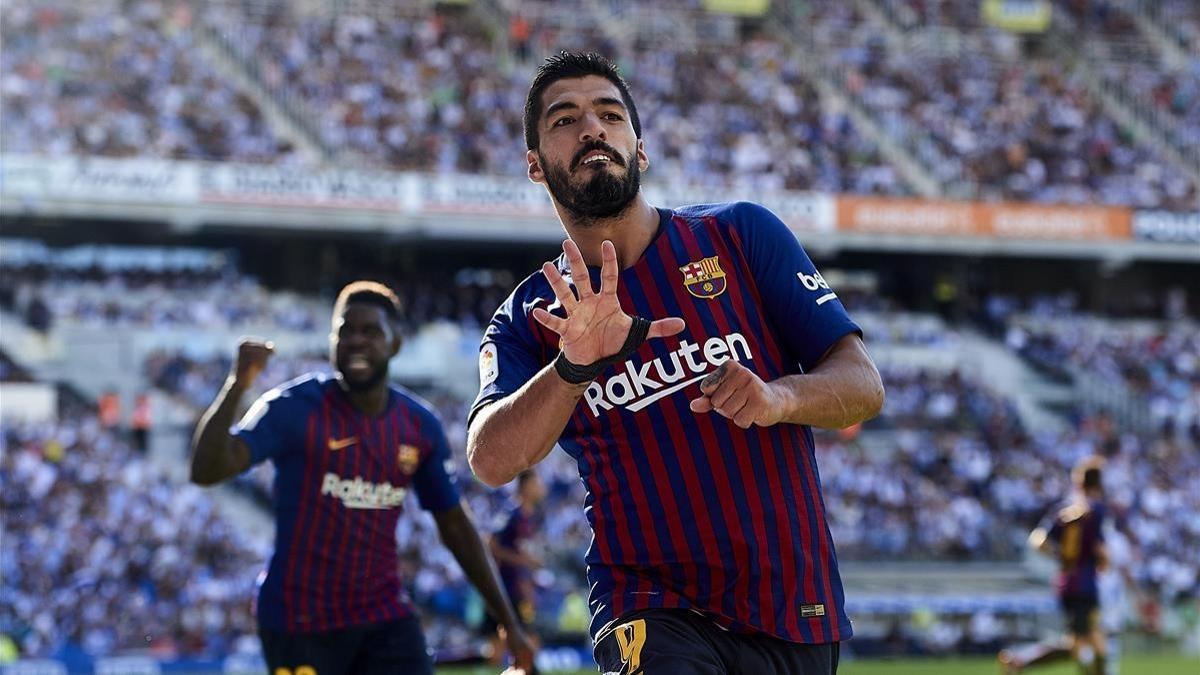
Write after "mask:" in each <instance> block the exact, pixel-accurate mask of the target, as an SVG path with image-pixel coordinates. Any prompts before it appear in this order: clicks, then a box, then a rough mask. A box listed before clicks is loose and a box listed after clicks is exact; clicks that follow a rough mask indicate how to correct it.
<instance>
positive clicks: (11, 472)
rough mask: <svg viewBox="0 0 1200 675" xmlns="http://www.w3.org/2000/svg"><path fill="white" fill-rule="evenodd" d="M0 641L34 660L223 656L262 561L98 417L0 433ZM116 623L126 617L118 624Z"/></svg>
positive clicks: (196, 494) (190, 492) (233, 642)
mask: <svg viewBox="0 0 1200 675" xmlns="http://www.w3.org/2000/svg"><path fill="white" fill-rule="evenodd" d="M0 482H3V484H4V490H3V491H0V505H2V506H3V511H4V537H3V539H4V541H3V546H0V576H3V578H4V584H3V585H2V586H0V634H5V635H7V636H9V637H10V638H12V639H13V640H14V641H15V642H16V643H17V644H18V645H19V646H20V652H21V653H22V654H25V655H29V656H49V655H57V656H60V657H69V655H70V654H72V653H87V654H92V655H106V654H111V653H114V652H117V651H128V650H141V651H147V650H148V652H149V653H152V654H154V655H156V656H161V657H163V658H174V657H176V656H179V655H189V656H200V655H206V656H210V657H217V656H224V655H225V654H229V653H233V652H235V651H238V650H240V649H242V647H243V645H242V644H240V642H239V641H240V639H241V638H242V637H243V636H253V635H254V631H255V626H254V622H253V617H252V615H251V614H250V611H249V610H250V606H249V602H250V598H251V596H252V593H253V592H254V579H255V576H256V575H257V573H258V571H259V570H260V569H261V567H262V564H263V561H264V560H265V558H266V556H267V555H268V554H269V552H270V542H269V541H255V540H253V539H251V538H249V537H248V536H247V535H246V534H245V533H243V532H242V530H241V529H240V528H239V527H237V526H235V525H234V524H233V523H231V522H229V521H228V520H226V519H225V518H223V517H221V516H220V515H218V513H217V511H216V509H215V507H214V501H213V498H212V496H211V495H209V494H207V493H205V492H204V491H203V490H201V489H200V488H197V487H194V486H190V485H179V484H176V483H175V482H174V481H172V480H171V479H169V478H168V476H167V475H166V474H165V473H164V472H163V471H161V470H159V469H157V468H156V467H155V466H153V465H152V464H151V463H150V462H148V461H147V460H145V459H143V458H141V457H140V456H139V455H138V454H136V453H135V451H133V450H132V449H131V448H130V446H129V445H128V444H127V443H126V442H125V441H124V440H123V439H122V438H121V437H120V436H119V435H118V434H116V433H115V432H113V431H110V430H105V429H103V428H102V427H101V425H100V423H99V421H98V420H97V418H96V417H95V416H94V415H92V416H84V417H79V418H74V419H66V420H63V421H60V422H57V423H38V424H32V423H30V424H14V423H5V424H4V426H3V427H0ZM113 617H121V620H120V621H114V620H113Z"/></svg>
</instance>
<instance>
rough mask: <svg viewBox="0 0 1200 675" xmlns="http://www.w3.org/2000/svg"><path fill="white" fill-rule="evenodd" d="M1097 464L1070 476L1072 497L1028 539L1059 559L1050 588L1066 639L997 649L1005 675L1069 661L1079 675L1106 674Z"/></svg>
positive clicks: (1102, 509)
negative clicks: (1053, 590) (1055, 593)
mask: <svg viewBox="0 0 1200 675" xmlns="http://www.w3.org/2000/svg"><path fill="white" fill-rule="evenodd" d="M1101 466H1102V465H1101V462H1100V460H1098V459H1095V458H1090V459H1087V460H1084V461H1083V462H1080V463H1079V465H1078V466H1076V467H1075V469H1074V470H1073V471H1072V472H1071V478H1072V481H1073V483H1074V485H1075V487H1074V491H1075V494H1074V496H1073V497H1071V499H1069V500H1068V502H1067V503H1066V504H1065V505H1064V506H1062V507H1061V508H1059V509H1058V510H1057V511H1055V512H1054V514H1053V515H1051V516H1050V517H1048V518H1047V520H1046V522H1045V523H1043V524H1042V525H1040V526H1038V528H1037V529H1035V530H1034V531H1033V532H1032V533H1031V534H1030V535H1029V544H1030V546H1032V547H1033V548H1034V549H1035V550H1037V551H1039V552H1041V553H1045V554H1048V555H1053V556H1054V557H1055V558H1056V559H1057V560H1058V566H1059V571H1058V577H1057V579H1056V581H1055V586H1056V588H1057V591H1058V599H1059V603H1060V604H1061V606H1062V610H1063V616H1064V619H1065V620H1066V628H1067V631H1066V632H1067V641H1066V643H1065V644H1058V643H1054V644H1037V645H1032V646H1030V647H1027V648H1024V649H1020V648H1018V649H1006V650H1004V651H1002V652H1001V653H1000V663H1001V665H1002V666H1003V667H1004V669H1005V671H1006V672H1010V673H1016V672H1021V671H1022V670H1024V669H1026V668H1030V667H1033V666H1038V665H1043V664H1049V663H1054V662H1056V661H1060V660H1065V659H1066V658H1068V657H1070V658H1072V659H1074V660H1075V662H1076V663H1078V664H1079V671H1080V672H1081V673H1082V674H1083V675H1105V673H1106V671H1107V661H1108V650H1107V648H1106V646H1107V645H1106V643H1105V637H1104V631H1103V630H1102V629H1101V626H1100V623H1099V615H1100V610H1101V608H1100V591H1099V584H1098V581H1099V578H1100V573H1101V572H1102V571H1104V570H1105V568H1106V567H1107V565H1108V551H1107V548H1106V547H1105V543H1104V537H1105V535H1104V529H1105V528H1104V525H1105V519H1106V517H1107V507H1106V506H1105V503H1104V487H1103V482H1102V480H1101ZM1109 609H1110V611H1118V610H1117V608H1115V607H1113V608H1109ZM1085 648H1086V649H1085ZM1085 652H1086V653H1088V654H1090V657H1091V658H1090V661H1089V660H1086V659H1085V658H1084V654H1085Z"/></svg>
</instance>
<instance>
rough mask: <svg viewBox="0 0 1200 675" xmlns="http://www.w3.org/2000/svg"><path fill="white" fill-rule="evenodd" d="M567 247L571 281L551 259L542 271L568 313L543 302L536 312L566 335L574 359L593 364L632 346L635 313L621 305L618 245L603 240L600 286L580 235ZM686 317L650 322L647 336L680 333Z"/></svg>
mask: <svg viewBox="0 0 1200 675" xmlns="http://www.w3.org/2000/svg"><path fill="white" fill-rule="evenodd" d="M563 253H565V254H566V256H567V263H568V264H569V265H570V269H571V281H572V282H573V283H574V285H575V288H574V290H572V288H571V286H570V285H568V284H567V282H566V280H564V279H563V277H562V275H561V274H559V272H558V269H557V268H556V267H555V266H554V265H553V264H551V263H545V264H544V265H542V274H544V275H546V280H547V281H549V282H550V287H551V288H552V289H553V290H554V296H555V297H556V298H558V301H559V303H560V304H561V305H562V307H563V310H564V311H565V312H566V314H567V316H566V318H562V317H557V316H554V315H553V314H551V313H550V312H547V311H546V310H544V309H542V308H540V307H539V308H537V309H535V310H533V318H535V319H537V321H538V323H540V324H542V325H543V326H545V327H546V328H549V329H550V330H552V331H554V332H555V333H558V335H559V336H560V337H561V338H562V354H563V356H564V357H565V358H566V359H567V360H568V361H570V362H571V363H574V364H579V365H589V364H594V363H596V362H598V361H601V360H603V359H606V358H609V357H612V356H616V355H618V354H620V353H621V351H622V348H623V347H626V346H627V345H626V340H627V339H628V338H629V336H630V329H631V328H632V327H633V325H634V321H633V317H631V316H629V315H628V314H626V313H625V311H624V310H622V309H621V303H620V301H619V300H618V299H617V277H618V275H619V273H620V270H619V269H618V267H617V249H616V247H615V246H613V243H612V242H611V241H605V242H604V243H603V244H601V245H600V255H601V264H600V290H599V292H597V291H596V290H595V289H594V288H592V280H591V278H590V277H589V276H588V271H587V264H586V263H585V262H584V261H583V254H582V253H580V251H579V246H578V245H576V244H575V242H574V241H572V240H570V239H568V240H566V241H564V242H563ZM683 327H684V324H683V319H678V318H668V319H659V320H657V321H652V322H650V325H649V329H648V331H647V333H646V335H645V337H646V338H647V339H649V338H656V337H665V336H668V335H675V334H676V333H679V332H680V331H682V330H683Z"/></svg>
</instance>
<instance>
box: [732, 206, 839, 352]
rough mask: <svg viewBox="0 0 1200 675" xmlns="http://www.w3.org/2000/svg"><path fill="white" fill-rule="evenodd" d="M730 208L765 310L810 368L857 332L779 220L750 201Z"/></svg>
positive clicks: (784, 339)
mask: <svg viewBox="0 0 1200 675" xmlns="http://www.w3.org/2000/svg"><path fill="white" fill-rule="evenodd" d="M735 214H736V215H735V232H737V234H738V237H739V239H740V240H741V245H742V249H743V252H744V255H745V256H746V258H747V261H748V263H749V265H750V270H751V273H752V274H753V275H754V281H755V285H756V286H757V288H758V292H759V294H760V296H761V297H762V301H763V304H764V305H765V307H766V311H767V315H768V317H769V318H770V320H771V323H772V325H773V326H775V327H776V329H777V330H779V331H780V333H781V336H780V337H781V341H782V343H783V344H784V345H785V346H786V348H787V349H788V353H789V354H790V355H792V357H793V358H795V359H796V361H797V362H798V363H799V364H800V367H801V368H803V369H804V370H806V371H807V370H811V369H812V368H813V367H814V366H816V365H817V363H818V362H819V361H820V360H821V357H822V356H824V355H825V353H826V352H827V351H829V348H830V347H832V346H833V345H834V343H835V342H837V341H838V340H839V339H841V338H842V337H843V336H845V335H847V334H849V333H858V334H859V335H861V334H862V329H860V328H859V327H858V326H857V325H856V324H855V323H854V322H853V321H851V320H850V316H849V315H848V314H847V313H846V308H845V307H844V306H843V305H842V302H841V300H839V299H838V296H837V293H836V292H835V291H834V290H833V289H832V288H830V286H829V284H828V283H826V281H825V279H824V277H822V276H821V273H820V272H819V271H817V268H816V266H814V265H813V262H812V260H811V259H809V257H808V254H807V253H806V252H805V251H804V247H803V246H801V245H800V242H799V241H797V240H796V237H795V235H793V234H792V231H791V230H789V229H788V227H787V225H785V224H784V223H783V221H781V220H780V219H779V218H778V217H777V216H776V215H775V214H774V213H771V211H769V210H768V209H766V208H765V207H762V206H760V205H758V204H754V203H751V202H742V203H739V204H738V205H737V206H736V207H735Z"/></svg>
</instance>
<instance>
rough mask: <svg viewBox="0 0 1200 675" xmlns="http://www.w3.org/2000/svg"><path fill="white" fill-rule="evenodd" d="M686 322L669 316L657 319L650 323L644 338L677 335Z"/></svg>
mask: <svg viewBox="0 0 1200 675" xmlns="http://www.w3.org/2000/svg"><path fill="white" fill-rule="evenodd" d="M685 325H686V324H684V323H683V319H680V318H678V317H671V318H669V319H659V320H657V321H653V322H651V323H650V331H649V332H648V333H646V338H647V339H649V338H657V337H667V336H670V335H677V334H679V333H681V332H683V329H684V327H685Z"/></svg>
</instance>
